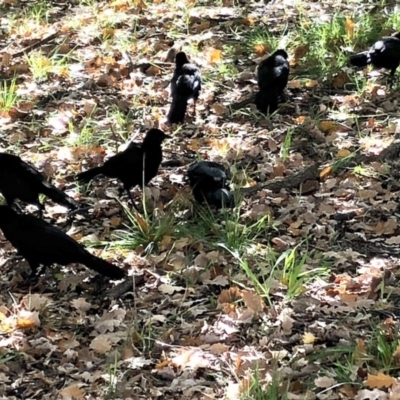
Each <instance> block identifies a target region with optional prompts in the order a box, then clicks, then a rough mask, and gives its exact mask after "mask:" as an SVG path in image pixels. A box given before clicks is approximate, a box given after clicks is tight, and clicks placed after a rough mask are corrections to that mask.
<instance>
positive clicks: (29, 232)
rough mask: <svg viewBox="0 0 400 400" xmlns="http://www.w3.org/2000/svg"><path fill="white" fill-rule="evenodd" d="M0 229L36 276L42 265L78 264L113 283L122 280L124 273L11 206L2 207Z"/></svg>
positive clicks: (58, 232) (52, 227) (43, 223)
mask: <svg viewBox="0 0 400 400" xmlns="http://www.w3.org/2000/svg"><path fill="white" fill-rule="evenodd" d="M0 229H1V230H2V231H3V234H4V236H5V237H6V239H7V240H8V241H9V242H10V243H11V244H12V245H13V246H14V247H15V248H16V249H17V250H18V253H19V254H20V255H22V256H23V257H24V258H25V259H26V260H27V261H28V263H29V265H30V267H31V271H32V272H31V276H32V277H34V276H37V275H38V272H39V266H40V264H42V265H44V266H45V267H47V266H50V265H51V264H54V263H57V264H60V265H67V264H71V263H79V264H83V265H86V267H88V268H90V269H92V270H94V271H96V272H98V273H99V274H101V275H104V276H107V277H109V278H112V279H121V278H123V277H124V276H125V271H124V270H122V269H121V268H118V267H116V266H115V265H113V264H110V263H108V262H107V261H104V260H102V259H101V258H98V257H96V256H94V255H92V254H90V253H89V252H88V251H87V250H85V249H84V247H83V246H81V245H80V244H79V243H78V242H76V241H75V240H74V239H72V238H71V237H69V236H68V235H67V234H65V233H64V232H62V231H60V230H59V229H57V228H55V227H54V226H52V225H50V224H49V223H47V222H46V221H43V220H41V219H38V218H36V217H34V216H32V215H25V214H19V213H17V212H16V211H14V210H13V209H12V208H11V207H9V206H0Z"/></svg>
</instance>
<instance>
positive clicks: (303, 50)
mask: <svg viewBox="0 0 400 400" xmlns="http://www.w3.org/2000/svg"><path fill="white" fill-rule="evenodd" d="M309 50H310V45H309V44H303V45H301V46H299V47H296V48H295V49H294V59H295V60H296V61H298V60H300V59H302V58H303V57H304V56H305V55H306V54H307V53H308V51H309Z"/></svg>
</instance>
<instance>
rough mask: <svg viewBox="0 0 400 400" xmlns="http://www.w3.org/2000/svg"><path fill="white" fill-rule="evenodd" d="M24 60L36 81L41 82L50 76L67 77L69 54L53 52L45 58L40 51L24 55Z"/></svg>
mask: <svg viewBox="0 0 400 400" xmlns="http://www.w3.org/2000/svg"><path fill="white" fill-rule="evenodd" d="M25 59H26V62H27V63H28V65H29V69H30V71H31V74H32V76H33V78H34V79H35V80H36V81H39V82H43V81H45V80H47V79H48V78H49V75H50V74H54V75H57V76H61V77H69V70H68V67H67V63H68V60H70V59H71V52H70V53H68V54H63V55H60V54H57V53H56V52H55V53H54V54H53V55H51V56H47V55H45V54H44V53H43V52H42V51H41V50H37V51H33V52H31V53H29V54H27V55H25Z"/></svg>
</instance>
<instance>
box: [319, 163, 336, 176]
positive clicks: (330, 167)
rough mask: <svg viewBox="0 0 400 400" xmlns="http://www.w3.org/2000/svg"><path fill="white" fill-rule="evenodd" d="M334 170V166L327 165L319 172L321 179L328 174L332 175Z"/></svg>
mask: <svg viewBox="0 0 400 400" xmlns="http://www.w3.org/2000/svg"><path fill="white" fill-rule="evenodd" d="M332 171H333V168H332V166H331V165H330V166H329V167H325V168H324V169H323V170H322V171H321V172H320V174H319V178H320V179H325V178H326V177H327V176H329V175H331V174H332Z"/></svg>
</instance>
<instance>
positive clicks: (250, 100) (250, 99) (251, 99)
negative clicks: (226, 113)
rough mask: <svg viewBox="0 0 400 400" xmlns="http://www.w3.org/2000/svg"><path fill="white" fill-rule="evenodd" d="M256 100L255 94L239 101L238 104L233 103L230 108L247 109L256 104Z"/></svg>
mask: <svg viewBox="0 0 400 400" xmlns="http://www.w3.org/2000/svg"><path fill="white" fill-rule="evenodd" d="M255 99H256V95H255V94H254V95H252V96H250V97H248V98H247V99H245V100H242V101H239V102H238V103H232V104H231V105H230V108H231V109H232V110H240V109H241V108H243V107H246V106H247V105H248V104H250V103H254V101H255Z"/></svg>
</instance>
